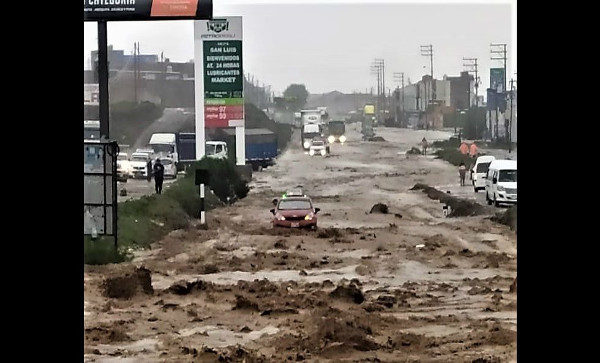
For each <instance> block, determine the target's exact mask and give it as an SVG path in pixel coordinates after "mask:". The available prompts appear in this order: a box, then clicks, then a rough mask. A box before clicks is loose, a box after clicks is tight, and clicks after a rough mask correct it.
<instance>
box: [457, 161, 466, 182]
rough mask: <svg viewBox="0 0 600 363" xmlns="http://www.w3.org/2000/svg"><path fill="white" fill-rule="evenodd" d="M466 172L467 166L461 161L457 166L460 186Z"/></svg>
mask: <svg viewBox="0 0 600 363" xmlns="http://www.w3.org/2000/svg"><path fill="white" fill-rule="evenodd" d="M466 173H467V167H466V166H465V163H463V162H461V163H460V165H459V167H458V174H459V175H460V185H461V186H464V185H465V174H466Z"/></svg>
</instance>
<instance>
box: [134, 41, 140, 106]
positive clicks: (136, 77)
mask: <svg viewBox="0 0 600 363" xmlns="http://www.w3.org/2000/svg"><path fill="white" fill-rule="evenodd" d="M139 54H140V43H139V42H134V43H133V101H134V102H135V103H137V102H138V82H139V74H140V69H139V68H140V65H139Z"/></svg>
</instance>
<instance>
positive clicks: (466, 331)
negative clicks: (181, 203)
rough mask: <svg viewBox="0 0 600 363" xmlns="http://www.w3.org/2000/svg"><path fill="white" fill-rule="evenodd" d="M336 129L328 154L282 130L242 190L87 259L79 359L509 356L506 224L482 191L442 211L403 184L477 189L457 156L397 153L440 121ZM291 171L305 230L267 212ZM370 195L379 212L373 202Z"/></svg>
mask: <svg viewBox="0 0 600 363" xmlns="http://www.w3.org/2000/svg"><path fill="white" fill-rule="evenodd" d="M347 130H348V131H347V138H348V141H347V142H346V143H345V144H344V145H340V144H334V145H332V146H331V154H330V155H328V156H326V157H320V156H313V157H311V156H309V155H308V154H306V153H305V152H304V151H302V150H301V148H300V140H299V137H298V135H297V134H296V135H294V137H295V139H294V140H292V142H291V146H290V147H289V149H288V150H286V151H285V152H284V153H283V154H282V155H281V156H280V157H279V159H278V162H277V164H276V165H275V166H272V167H269V168H267V169H265V170H263V171H262V172H256V173H254V175H253V181H252V183H251V184H250V187H251V190H250V193H249V195H248V197H246V198H245V199H243V200H241V201H239V202H237V203H236V204H235V205H232V206H228V207H224V208H220V209H217V210H213V211H210V212H209V213H207V222H208V229H201V228H197V227H192V228H190V229H189V230H185V231H174V232H172V233H171V234H169V235H168V236H167V237H165V238H164V239H163V240H162V241H160V242H158V243H156V244H154V245H153V246H152V249H151V250H150V251H143V252H140V253H137V254H136V256H137V257H136V258H135V259H134V260H133V261H132V262H130V263H123V264H119V265H107V266H86V272H85V301H86V303H85V316H84V319H85V327H86V346H85V352H86V355H85V360H86V361H98V362H101V361H111V359H115V358H116V357H119V358H120V359H134V358H136V359H138V360H143V361H161V362H162V361H219V360H229V361H244V360H246V361H284V360H290V359H291V360H296V361H301V360H307V361H339V360H374V359H378V360H380V361H397V360H398V357H400V356H401V357H403V358H402V359H403V360H404V359H407V360H409V361H435V362H447V361H473V360H475V359H478V358H482V359H486V360H489V361H503V362H504V361H516V293H515V292H514V289H513V288H512V284H513V282H514V279H515V277H516V253H517V250H516V235H515V233H514V232H513V231H510V229H509V228H508V227H506V226H504V225H499V224H496V223H494V222H492V221H490V220H489V219H488V217H489V216H490V215H492V214H493V213H494V212H495V208H494V207H488V206H485V211H486V213H484V215H478V216H472V217H456V218H446V217H445V216H444V213H443V209H442V204H441V203H439V202H438V201H437V200H433V199H429V198H428V197H427V195H426V194H424V193H423V192H421V191H418V190H411V188H412V187H413V186H414V185H415V184H416V183H424V184H428V185H430V186H433V187H436V188H438V189H440V190H443V191H446V190H450V191H451V194H453V195H456V196H459V197H461V198H468V199H471V200H475V201H477V202H480V204H485V200H483V202H482V201H481V200H482V199H483V193H481V192H480V193H478V194H475V193H473V189H472V188H471V187H468V186H466V187H460V186H459V185H458V171H457V169H456V167H454V166H452V165H450V164H448V163H446V162H444V161H442V160H438V159H435V158H434V157H433V156H429V155H428V156H421V155H409V156H407V155H406V154H405V152H406V151H407V150H409V149H410V148H411V147H413V146H417V145H418V143H419V142H420V140H421V139H422V138H423V137H424V136H425V137H426V138H427V140H428V141H430V142H432V141H435V140H436V139H440V140H442V139H446V138H448V137H449V136H450V134H449V133H447V132H441V131H425V130H408V129H398V128H384V127H380V128H376V130H375V132H376V134H377V135H378V136H381V137H383V139H384V140H385V141H380V142H367V141H362V140H361V137H360V136H361V135H360V134H359V129H358V125H357V124H354V125H349V126H348V127H347ZM144 182H145V181H144ZM296 185H302V186H303V187H304V190H305V192H306V194H308V195H309V196H311V197H312V199H313V203H314V205H315V206H316V207H318V208H320V209H321V211H320V212H319V222H318V223H319V228H318V230H316V231H308V230H295V229H294V230H286V229H276V230H274V229H273V228H272V226H271V223H270V218H271V214H270V212H269V209H270V208H272V204H271V200H272V199H273V198H276V197H280V196H281V195H282V194H283V193H284V192H285V191H286V190H288V189H290V188H293V187H295V186H296ZM376 203H384V204H386V205H387V206H388V208H389V212H388V213H387V214H380V213H370V210H371V207H372V206H373V205H374V204H376ZM142 267H143V268H142ZM137 268H140V270H136V269H137ZM125 276H130V277H131V276H138V277H136V278H130V279H129V280H127V279H126V278H124V277H125ZM139 276H143V279H142V277H139ZM142 280H143V281H144V286H146V289H141V288H138V289H136V288H135V286H134V288H133V289H134V292H135V293H134V294H133V295H132V296H130V297H128V298H110V297H107V296H106V293H105V292H106V286H107V284H109V283H120V284H124V285H123V286H119V287H120V288H121V289H122V290H126V289H128V288H130V287H131V286H130V285H131V284H133V285H136V284H137V283H138V281H142ZM140 284H141V282H140ZM148 285H149V286H148ZM149 287H150V288H149ZM150 290H151V292H150ZM136 343H137V344H138V345H135V344H136ZM142 343H143V344H142ZM146 343H151V344H150V345H151V347H146V346H145V344H146ZM142 345H143V346H144V347H146V348H144V349H138V347H139V346H142ZM107 346H109V347H112V350H110V349H107V348H106V347H107Z"/></svg>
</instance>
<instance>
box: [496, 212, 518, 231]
mask: <svg viewBox="0 0 600 363" xmlns="http://www.w3.org/2000/svg"><path fill="white" fill-rule="evenodd" d="M490 220H492V221H494V222H497V223H500V224H504V225H506V226H509V227H510V229H511V230H513V231H516V230H517V207H516V206H512V207H510V208H508V209H507V210H506V211H503V212H498V213H496V214H495V215H494V216H492V217H490Z"/></svg>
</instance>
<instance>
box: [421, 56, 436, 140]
mask: <svg viewBox="0 0 600 363" xmlns="http://www.w3.org/2000/svg"><path fill="white" fill-rule="evenodd" d="M421 55H422V56H424V57H429V63H430V70H431V86H430V87H431V101H430V102H431V104H432V105H433V100H434V99H435V98H436V95H435V82H434V80H433V45H431V44H429V45H422V46H421ZM425 123H426V127H427V130H429V117H428V115H427V106H425Z"/></svg>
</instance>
